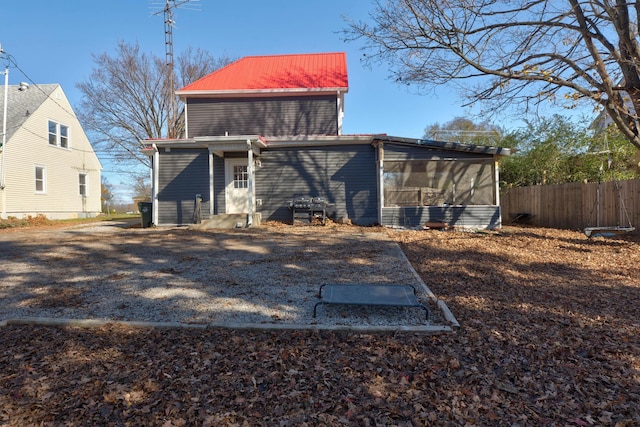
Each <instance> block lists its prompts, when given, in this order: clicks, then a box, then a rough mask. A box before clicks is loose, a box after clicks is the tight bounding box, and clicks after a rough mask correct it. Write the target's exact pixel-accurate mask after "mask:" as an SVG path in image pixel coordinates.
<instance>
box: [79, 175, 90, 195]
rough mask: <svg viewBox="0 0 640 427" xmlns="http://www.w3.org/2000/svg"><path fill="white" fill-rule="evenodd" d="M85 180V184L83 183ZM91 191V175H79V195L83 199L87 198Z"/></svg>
mask: <svg viewBox="0 0 640 427" xmlns="http://www.w3.org/2000/svg"><path fill="white" fill-rule="evenodd" d="M82 178H84V182H82V181H83V180H82ZM88 190H89V174H88V173H86V172H80V173H78V195H80V196H81V197H87V196H88V195H89V194H88Z"/></svg>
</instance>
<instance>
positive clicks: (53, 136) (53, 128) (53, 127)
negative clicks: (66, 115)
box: [49, 121, 58, 145]
mask: <svg viewBox="0 0 640 427" xmlns="http://www.w3.org/2000/svg"><path fill="white" fill-rule="evenodd" d="M49 144H50V145H58V126H57V124H56V123H55V122H52V121H50V122H49Z"/></svg>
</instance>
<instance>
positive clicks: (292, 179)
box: [256, 145, 378, 225]
mask: <svg viewBox="0 0 640 427" xmlns="http://www.w3.org/2000/svg"><path fill="white" fill-rule="evenodd" d="M260 161H261V166H260V167H258V168H257V169H256V199H261V201H262V206H261V207H259V208H258V210H259V212H261V213H262V219H263V220H277V221H290V220H291V212H290V210H289V209H288V208H287V207H286V202H287V201H288V200H291V199H293V198H295V197H299V196H310V197H324V198H326V199H327V200H328V201H329V203H331V204H332V206H330V207H329V209H328V215H329V217H330V218H332V219H334V220H335V219H339V218H343V217H348V218H349V219H351V221H353V222H354V223H356V224H359V225H371V224H375V223H377V221H378V217H377V192H376V162H375V151H374V148H373V147H372V146H370V145H351V146H330V147H319V148H291V149H272V150H269V149H267V150H263V151H262V155H261V157H260Z"/></svg>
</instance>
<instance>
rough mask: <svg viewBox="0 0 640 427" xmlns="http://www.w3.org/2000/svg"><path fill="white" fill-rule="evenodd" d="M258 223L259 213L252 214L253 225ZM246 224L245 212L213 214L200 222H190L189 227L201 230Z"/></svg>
mask: <svg viewBox="0 0 640 427" xmlns="http://www.w3.org/2000/svg"><path fill="white" fill-rule="evenodd" d="M259 225H260V214H255V215H254V216H253V224H252V226H253V227H257V226H259ZM246 226H247V214H244V213H243V214H221V215H214V216H213V217H211V218H210V219H205V220H202V222H201V223H200V224H191V225H190V226H189V228H190V229H194V230H203V229H209V228H222V229H231V228H245V227H246Z"/></svg>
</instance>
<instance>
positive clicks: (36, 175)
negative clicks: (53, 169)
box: [33, 165, 47, 194]
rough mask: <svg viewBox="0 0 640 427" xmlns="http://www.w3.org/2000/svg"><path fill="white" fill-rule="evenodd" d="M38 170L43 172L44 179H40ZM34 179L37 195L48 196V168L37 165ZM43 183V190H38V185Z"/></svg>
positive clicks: (34, 170)
mask: <svg viewBox="0 0 640 427" xmlns="http://www.w3.org/2000/svg"><path fill="white" fill-rule="evenodd" d="M38 170H41V171H42V178H40V179H39V178H38ZM33 178H34V184H33V185H34V190H35V193H36V194H46V193H47V168H46V167H45V166H41V165H35V168H34V169H33ZM39 182H42V189H41V190H38V183H39Z"/></svg>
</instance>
